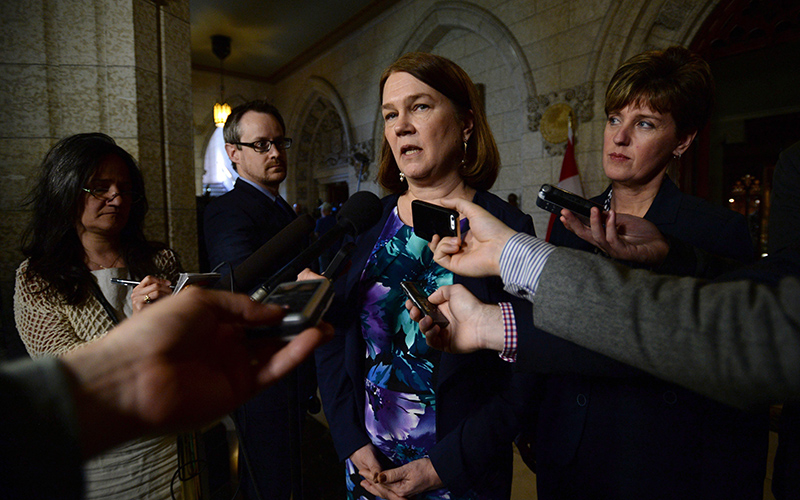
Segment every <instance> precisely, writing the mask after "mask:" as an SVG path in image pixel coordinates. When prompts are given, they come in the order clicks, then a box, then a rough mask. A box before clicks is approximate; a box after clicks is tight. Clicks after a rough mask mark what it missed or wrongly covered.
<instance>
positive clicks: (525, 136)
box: [274, 0, 717, 234]
mask: <svg viewBox="0 0 800 500" xmlns="http://www.w3.org/2000/svg"><path fill="white" fill-rule="evenodd" d="M716 3H717V1H716V0H682V1H678V0H667V1H662V2H641V1H638V0H623V1H611V0H587V1H582V2H574V1H564V0H561V1H530V0H511V1H496V0H495V1H493V0H478V1H475V2H436V1H433V0H413V1H406V2H401V3H399V4H398V5H397V6H395V7H393V8H392V9H390V10H389V11H387V12H385V13H384V14H383V15H381V16H379V17H378V18H376V19H374V20H373V21H371V22H370V23H368V24H367V25H365V26H363V27H362V28H360V29H359V30H357V31H356V32H354V33H353V34H351V35H350V36H349V37H348V38H346V39H344V40H343V41H341V42H339V43H337V44H336V45H335V46H333V47H331V48H330V49H329V50H328V51H327V52H325V53H324V54H322V55H320V56H319V57H318V58H316V59H315V60H314V61H313V62H311V63H309V64H308V65H306V66H305V67H303V68H302V69H300V70H298V71H297V72H295V73H294V74H293V75H291V76H289V77H288V78H285V79H284V80H282V81H281V82H279V83H278V84H276V86H275V90H274V99H275V101H276V102H277V103H279V106H280V107H281V109H283V110H287V111H285V112H284V113H285V118H286V120H287V123H288V124H289V129H290V130H300V129H303V128H304V124H305V123H306V121H307V119H308V118H309V111H310V109H311V106H309V102H310V101H314V99H316V98H318V97H319V96H324V97H326V99H327V100H328V101H333V102H336V101H339V102H340V103H341V104H340V107H341V108H342V110H343V111H342V114H341V117H342V120H343V122H344V129H345V134H343V135H344V136H345V137H344V139H343V141H345V142H347V143H348V144H346V146H347V147H349V148H350V150H351V151H353V150H355V149H357V148H358V147H359V146H361V149H365V148H364V145H365V144H368V145H370V146H371V151H372V159H373V163H372V164H371V166H370V171H369V177H368V179H367V180H365V181H364V182H362V184H361V188H362V189H369V190H372V191H374V192H376V193H380V188H379V187H378V186H377V184H376V183H375V182H374V179H375V174H376V172H375V164H374V160H375V157H376V156H377V152H378V151H379V148H380V138H381V135H382V133H383V130H382V124H381V121H380V119H379V117H380V103H379V102H378V80H379V77H380V73H381V71H382V70H383V68H385V67H386V66H387V65H389V64H390V63H391V62H392V61H393V60H394V59H395V58H397V57H398V56H399V55H400V54H402V53H404V52H408V51H412V50H424V51H430V52H433V53H436V54H440V55H443V56H446V57H448V58H450V59H452V60H454V61H455V62H457V63H458V64H459V65H461V66H462V67H463V68H464V69H465V70H466V71H467V72H468V73H469V74H470V76H471V77H472V79H473V80H474V81H475V82H476V83H478V84H481V85H482V86H483V88H484V90H485V99H486V108H487V113H488V115H489V122H490V125H491V127H492V130H493V131H494V134H495V138H496V140H497V143H498V145H499V147H500V152H501V158H502V162H503V169H502V170H501V174H500V177H499V179H498V181H497V183H496V184H495V186H494V189H493V191H494V192H495V193H496V194H498V195H500V196H502V197H505V196H506V195H508V194H509V193H512V192H513V193H516V194H517V195H518V196H519V197H520V202H521V206H522V208H523V210H525V211H527V212H529V213H531V214H532V215H533V217H534V221H535V224H536V229H537V231H538V232H539V233H540V234H543V233H544V231H545V230H546V224H547V220H548V215H547V214H546V213H544V212H542V211H541V210H538V209H537V208H536V206H535V196H536V192H537V191H538V188H539V186H540V185H541V184H543V183H546V182H557V180H558V176H559V173H560V169H561V161H562V157H563V152H564V148H565V143H561V144H549V143H547V141H545V140H544V139H543V137H542V134H541V131H540V130H539V120H540V118H541V113H542V112H543V111H544V110H545V109H547V107H548V106H550V105H552V104H555V103H559V102H564V103H567V104H569V105H570V106H571V107H572V108H573V110H575V112H576V114H577V118H578V120H577V123H576V124H575V135H576V137H577V141H576V154H577V163H578V168H579V170H580V172H581V177H582V181H583V187H584V191H585V192H586V193H587V194H590V193H591V194H594V193H597V192H599V191H601V190H602V189H603V188H604V187H605V183H606V180H605V177H604V175H603V172H602V168H601V163H600V152H601V149H602V130H603V126H604V121H605V116H604V113H603V107H602V101H603V94H604V91H605V86H606V85H607V82H608V80H609V78H610V76H611V75H612V74H613V72H614V70H615V69H616V68H617V67H618V66H619V64H620V63H621V62H622V61H623V60H625V59H627V58H628V57H630V56H631V55H633V54H636V53H638V52H640V51H642V50H645V49H647V48H652V47H664V46H668V45H671V44H674V43H684V44H686V43H688V42H689V41H690V40H691V36H692V34H693V33H694V32H695V31H696V30H697V29H698V27H699V24H700V23H701V22H702V19H704V17H705V16H707V15H708V12H710V10H711V9H712V8H713V6H714V5H715V4H716ZM678 4H680V5H678ZM677 7H680V8H679V9H678V8H677ZM320 82H321V83H320ZM321 88H324V89H327V90H326V91H324V92H321V91H320V89H321ZM366 149H369V148H366ZM291 161H293V160H292V158H291V156H290V162H291ZM304 168H316V167H314V166H313V165H312V166H311V167H304ZM338 172H339V174H340V175H338V176H336V178H337V179H339V178H341V177H342V176H344V178H345V179H346V180H347V182H348V184H349V185H350V189H351V192H352V191H353V190H354V187H355V186H356V185H357V175H358V174H357V169H355V168H350V169H340V170H339V171H338ZM298 177H302V179H298ZM308 179H311V180H308ZM315 182H316V183H319V182H325V176H324V175H321V174H319V173H317V174H316V175H315V174H313V173H312V174H311V175H309V173H307V172H298V171H297V169H295V170H292V169H290V174H289V179H288V180H287V182H286V185H287V190H288V197H289V199H292V198H293V197H294V195H295V194H296V193H316V192H317V190H316V187H315V186H314V183H315ZM309 184H310V186H309Z"/></svg>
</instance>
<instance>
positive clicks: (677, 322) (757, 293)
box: [533, 248, 800, 407]
mask: <svg viewBox="0 0 800 500" xmlns="http://www.w3.org/2000/svg"><path fill="white" fill-rule="evenodd" d="M533 303H534V312H533V316H534V323H535V324H536V326H537V327H539V328H541V329H543V330H546V331H548V332H550V333H552V334H554V335H556V336H559V337H562V338H564V339H567V340H570V341H572V342H574V343H576V344H579V345H582V346H584V347H587V348H589V349H592V350H595V351H597V352H600V353H602V354H605V355H607V356H609V357H611V358H614V359H616V360H619V361H622V362H624V363H627V364H629V365H632V366H635V367H637V368H639V369H642V370H644V371H646V372H648V373H651V374H653V375H655V376H657V377H659V378H662V379H665V380H668V381H670V382H674V383H677V384H679V385H682V386H684V387H688V388H689V389H692V390H695V391H697V392H699V393H701V394H704V395H707V396H709V397H711V398H714V399H717V400H719V401H722V402H725V403H728V404H732V405H735V406H740V407H746V406H755V405H758V404H764V403H775V402H782V401H787V400H797V399H800V370H798V368H797V367H798V366H800V281H798V277H797V276H787V277H785V278H783V279H782V280H781V281H780V282H779V284H778V286H775V287H772V286H768V285H760V284H756V283H754V282H751V281H747V280H741V281H732V282H726V283H713V282H708V281H703V280H699V279H695V278H676V277H667V276H660V275H656V274H653V273H649V272H647V271H642V270H632V269H629V268H627V267H624V266H621V265H618V264H615V263H613V262H611V261H608V260H607V259H603V258H601V257H598V256H595V255H590V254H587V253H586V252H580V251H576V250H570V249H566V248H559V249H557V250H556V251H554V252H553V253H552V254H551V255H550V256H549V257H548V260H547V264H546V265H545V267H544V269H543V271H542V275H541V278H540V280H539V284H538V288H537V290H536V295H535V296H534V301H533Z"/></svg>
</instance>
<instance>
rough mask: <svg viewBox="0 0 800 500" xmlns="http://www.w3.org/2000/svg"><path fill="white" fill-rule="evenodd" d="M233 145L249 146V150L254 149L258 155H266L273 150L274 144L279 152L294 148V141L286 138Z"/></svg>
mask: <svg viewBox="0 0 800 500" xmlns="http://www.w3.org/2000/svg"><path fill="white" fill-rule="evenodd" d="M232 144H236V145H237V146H247V147H248V148H253V150H254V151H255V152H256V153H260V154H264V153H266V152H268V151H269V150H270V149H272V145H273V144H274V145H275V147H276V148H278V150H280V151H285V150H287V149H289V148H290V147H292V140H291V139H289V138H288V137H284V138H282V139H275V140H274V141H256V142H234V143H232Z"/></svg>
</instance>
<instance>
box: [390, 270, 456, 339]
mask: <svg viewBox="0 0 800 500" xmlns="http://www.w3.org/2000/svg"><path fill="white" fill-rule="evenodd" d="M400 286H401V287H402V288H403V292H404V293H405V294H406V297H408V299H409V300H410V301H411V302H412V303H413V304H414V305H415V306H416V307H417V309H419V310H420V311H422V314H424V315H425V316H430V317H431V319H433V324H434V325H439V328H445V327H447V325H449V324H450V322H449V321H447V318H445V317H444V314H442V311H440V310H439V308H438V307H436V306H435V305H433V304H431V303H430V302H429V301H428V294H426V293H425V292H423V291H422V286H421V284H420V283H418V282H416V281H403V282H402V283H400Z"/></svg>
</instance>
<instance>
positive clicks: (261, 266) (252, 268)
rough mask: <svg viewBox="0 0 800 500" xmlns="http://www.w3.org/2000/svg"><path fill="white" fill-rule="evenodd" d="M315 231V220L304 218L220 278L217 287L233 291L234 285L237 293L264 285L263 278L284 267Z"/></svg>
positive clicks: (293, 223)
mask: <svg viewBox="0 0 800 500" xmlns="http://www.w3.org/2000/svg"><path fill="white" fill-rule="evenodd" d="M313 229H314V218H313V217H311V216H310V215H309V214H303V215H301V216H300V217H298V218H296V219H295V220H293V221H292V222H291V223H290V224H289V225H287V226H285V227H284V228H283V229H281V230H280V231H279V232H278V234H276V235H275V236H274V237H272V238H271V239H270V240H269V241H267V242H266V243H264V244H263V245H261V248H259V249H258V250H256V251H255V252H253V254H252V255H251V256H250V257H248V258H246V259H245V260H244V261H243V262H242V263H241V264H239V265H238V266H236V267H235V268H234V269H233V271H232V272H230V273H228V274H226V275H225V276H223V277H222V278H220V279H219V281H217V283H216V284H215V285H214V288H216V289H219V290H231V282H233V291H234V292H242V293H249V292H250V290H252V289H253V288H255V287H256V286H258V285H259V284H260V283H262V282H263V280H264V276H270V275H271V274H273V273H274V272H275V271H277V270H278V269H280V268H281V267H282V266H284V265H285V264H286V261H287V260H288V258H289V257H291V256H292V255H294V254H295V252H296V251H297V248H298V247H301V246H302V245H303V243H304V240H305V238H306V237H308V235H309V233H311V231H312V230H313Z"/></svg>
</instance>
